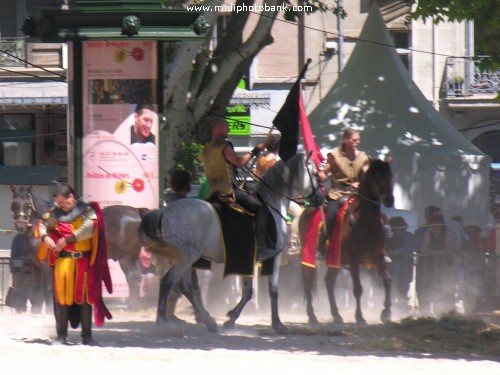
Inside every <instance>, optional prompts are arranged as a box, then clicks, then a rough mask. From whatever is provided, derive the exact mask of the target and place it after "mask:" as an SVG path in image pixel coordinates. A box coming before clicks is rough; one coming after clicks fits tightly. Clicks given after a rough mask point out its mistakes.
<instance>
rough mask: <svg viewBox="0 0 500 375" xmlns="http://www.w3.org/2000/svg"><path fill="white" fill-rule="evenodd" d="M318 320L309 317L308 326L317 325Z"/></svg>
mask: <svg viewBox="0 0 500 375" xmlns="http://www.w3.org/2000/svg"><path fill="white" fill-rule="evenodd" d="M317 323H318V319H317V318H316V317H315V316H310V317H309V324H317Z"/></svg>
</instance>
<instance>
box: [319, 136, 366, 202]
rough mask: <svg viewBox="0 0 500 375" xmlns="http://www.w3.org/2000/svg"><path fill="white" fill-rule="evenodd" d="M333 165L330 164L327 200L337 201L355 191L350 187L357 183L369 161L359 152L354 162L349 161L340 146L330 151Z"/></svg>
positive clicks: (355, 189)
mask: <svg viewBox="0 0 500 375" xmlns="http://www.w3.org/2000/svg"><path fill="white" fill-rule="evenodd" d="M332 154H333V156H334V157H335V163H331V164H330V171H331V173H332V176H331V179H332V181H331V189H330V190H329V191H328V198H329V199H331V200H337V199H340V198H342V197H343V196H345V195H350V194H352V193H353V192H356V191H357V188H355V187H354V186H352V184H353V183H354V182H359V180H360V178H361V176H362V175H363V168H364V167H365V166H368V164H369V162H370V159H369V158H368V156H367V155H366V154H365V153H364V152H360V153H359V154H358V156H356V158H355V159H354V160H352V161H351V160H350V159H349V158H348V157H347V155H346V154H345V152H344V151H343V150H342V145H341V146H339V147H338V148H336V149H335V150H333V151H332Z"/></svg>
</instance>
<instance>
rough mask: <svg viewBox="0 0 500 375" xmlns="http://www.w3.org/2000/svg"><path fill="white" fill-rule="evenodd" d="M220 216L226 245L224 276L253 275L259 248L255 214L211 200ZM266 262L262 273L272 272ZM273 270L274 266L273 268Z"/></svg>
mask: <svg viewBox="0 0 500 375" xmlns="http://www.w3.org/2000/svg"><path fill="white" fill-rule="evenodd" d="M210 203H211V204H212V206H213V207H214V209H215V211H216V213H217V215H218V216H219V223H220V226H221V233H222V237H223V245H224V249H223V251H224V260H225V261H224V276H227V275H239V276H252V275H253V269H254V265H255V262H256V253H257V248H256V245H255V236H254V226H255V225H254V215H252V214H250V213H248V212H246V211H243V210H242V209H240V208H239V207H238V206H234V205H229V204H224V203H219V202H210ZM266 263H268V262H267V261H266V262H264V268H263V272H262V273H261V274H270V273H271V272H269V271H267V272H265V273H264V270H267V269H268V268H269V266H266ZM271 267H272V263H271ZM271 270H272V268H271Z"/></svg>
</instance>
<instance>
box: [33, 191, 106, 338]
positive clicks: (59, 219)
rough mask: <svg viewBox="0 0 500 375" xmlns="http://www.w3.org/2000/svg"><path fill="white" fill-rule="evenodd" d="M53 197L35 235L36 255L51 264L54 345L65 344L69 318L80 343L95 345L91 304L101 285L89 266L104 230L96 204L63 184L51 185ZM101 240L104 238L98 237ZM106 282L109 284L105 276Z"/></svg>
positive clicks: (98, 295)
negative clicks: (52, 205)
mask: <svg viewBox="0 0 500 375" xmlns="http://www.w3.org/2000/svg"><path fill="white" fill-rule="evenodd" d="M53 197H54V201H55V203H56V206H57V207H55V208H53V209H51V210H50V211H49V212H47V213H46V214H45V215H44V217H43V220H41V221H40V222H39V223H38V224H37V235H38V237H40V238H41V240H42V246H41V248H40V252H39V258H40V259H43V258H47V257H48V261H49V264H51V265H52V266H53V267H54V297H55V301H56V331H57V338H56V339H55V341H54V344H63V345H64V344H66V340H67V336H68V320H69V321H70V322H71V323H72V324H71V325H72V327H74V328H76V327H75V326H78V323H81V325H82V343H83V344H84V345H92V346H93V345H97V343H96V342H95V341H94V340H93V339H92V333H91V327H92V305H95V304H99V303H101V302H102V299H101V298H100V297H101V294H100V293H99V292H97V293H96V290H98V289H99V288H101V283H100V281H101V279H100V278H99V277H96V276H97V275H98V274H97V273H95V272H90V269H91V267H92V266H93V265H94V264H95V263H96V259H97V260H98V261H99V259H100V258H101V257H99V254H98V252H99V250H100V249H102V246H103V245H104V244H103V243H101V244H98V241H99V239H98V236H99V233H98V232H99V230H103V229H104V228H103V227H100V226H99V225H98V217H97V214H96V210H98V211H99V215H100V210H99V207H98V205H91V204H88V203H85V202H83V201H81V200H78V199H77V198H75V192H74V190H73V188H72V187H71V186H69V185H68V184H65V183H57V184H55V185H54V189H53ZM101 242H105V241H102V238H101ZM104 246H105V245H104ZM47 250H49V252H47ZM103 251H105V248H104V250H103ZM101 255H102V254H101ZM106 270H107V268H106ZM106 270H105V271H106ZM107 271H108V272H109V270H107ZM107 281H108V282H109V283H110V279H109V278H108V280H107ZM108 289H109V288H108ZM78 312H79V314H78ZM108 313H109V312H108ZM75 323H76V324H75Z"/></svg>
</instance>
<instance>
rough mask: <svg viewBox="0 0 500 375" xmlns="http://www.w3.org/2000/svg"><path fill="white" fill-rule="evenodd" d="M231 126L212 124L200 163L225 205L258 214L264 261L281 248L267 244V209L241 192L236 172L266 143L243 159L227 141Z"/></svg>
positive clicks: (258, 238)
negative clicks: (231, 205) (235, 205)
mask: <svg viewBox="0 0 500 375" xmlns="http://www.w3.org/2000/svg"><path fill="white" fill-rule="evenodd" d="M228 133H229V124H228V123H227V121H226V120H225V119H223V118H220V119H216V120H214V121H213V122H212V138H211V140H210V142H208V143H207V144H206V145H205V147H204V149H203V152H202V154H201V155H200V160H201V162H202V163H203V167H204V169H205V175H206V177H207V181H208V184H209V186H210V193H211V194H214V195H216V196H217V197H218V199H219V200H220V201H222V202H234V201H236V202H237V203H238V204H239V205H241V206H242V207H243V208H244V209H246V210H248V211H250V212H252V213H254V214H255V236H256V241H257V260H258V261H264V260H266V259H269V258H272V257H274V256H276V255H278V254H279V251H278V250H277V249H272V248H269V247H267V245H266V235H267V220H268V212H267V207H266V206H265V205H264V204H263V203H261V202H260V200H259V199H258V198H257V197H256V196H254V195H252V194H250V193H249V192H248V191H246V190H243V189H240V188H239V187H238V186H236V184H235V181H234V169H235V168H241V167H243V166H244V165H245V164H247V163H248V162H249V161H250V160H251V159H252V158H253V157H255V156H257V155H258V154H259V153H260V152H261V151H262V150H264V149H265V148H266V143H265V142H263V143H259V144H258V145H257V146H255V147H254V149H253V150H252V151H251V152H248V153H246V154H244V155H242V156H239V155H238V154H237V153H236V151H234V148H233V145H232V143H231V142H230V141H228V140H227V136H228Z"/></svg>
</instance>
